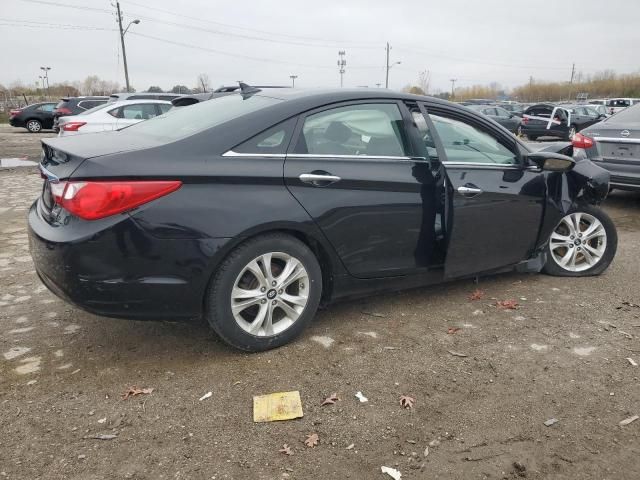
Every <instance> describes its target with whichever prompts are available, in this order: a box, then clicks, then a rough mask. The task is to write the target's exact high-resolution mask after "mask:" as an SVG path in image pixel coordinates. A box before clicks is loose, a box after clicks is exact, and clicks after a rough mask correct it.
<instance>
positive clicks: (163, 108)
mask: <svg viewBox="0 0 640 480" xmlns="http://www.w3.org/2000/svg"><path fill="white" fill-rule="evenodd" d="M171 107H173V105H172V104H171V102H167V101H165V100H123V101H119V102H112V103H105V104H103V105H98V106H97V107H95V108H92V109H90V110H87V111H86V112H82V113H81V114H79V115H73V116H69V117H60V119H59V120H58V127H59V128H60V131H59V132H58V136H60V137H67V136H70V135H81V134H84V133H97V132H108V131H112V130H120V129H121V128H124V127H128V126H129V125H133V124H134V123H138V122H142V121H143V120H148V119H150V118H153V117H157V116H158V115H162V114H163V113H166V112H168V111H169V110H170V109H171Z"/></svg>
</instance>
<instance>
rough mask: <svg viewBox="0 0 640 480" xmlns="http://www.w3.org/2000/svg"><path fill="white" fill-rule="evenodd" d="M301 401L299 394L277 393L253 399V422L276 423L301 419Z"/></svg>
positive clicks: (294, 392)
mask: <svg viewBox="0 0 640 480" xmlns="http://www.w3.org/2000/svg"><path fill="white" fill-rule="evenodd" d="M303 416H304V414H303V413H302V401H301V400H300V392H299V391H297V390H296V391H293V392H277V393H270V394H268V395H256V396H255V397H253V421H254V422H256V423H259V422H276V421H280V420H292V419H294V418H301V417H303Z"/></svg>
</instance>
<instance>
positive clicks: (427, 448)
mask: <svg viewBox="0 0 640 480" xmlns="http://www.w3.org/2000/svg"><path fill="white" fill-rule="evenodd" d="M422 456H423V457H425V458H426V457H428V456H429V447H425V448H424V453H423V454H422Z"/></svg>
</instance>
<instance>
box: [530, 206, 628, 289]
mask: <svg viewBox="0 0 640 480" xmlns="http://www.w3.org/2000/svg"><path fill="white" fill-rule="evenodd" d="M576 224H577V225H578V227H577V228H576ZM587 232H590V233H587ZM587 235H589V238H587ZM585 245H587V247H585ZM617 248H618V233H617V231H616V226H615V225H614V223H613V221H612V220H611V218H610V217H609V215H607V214H606V213H605V212H604V211H603V210H602V209H600V208H598V207H594V206H591V205H580V206H578V207H576V208H575V209H572V210H571V211H570V212H569V213H567V215H565V216H564V217H563V218H562V219H561V220H560V222H559V223H558V225H557V226H556V227H555V228H554V229H553V233H552V234H551V238H550V239H549V244H548V245H547V248H546V252H547V261H546V263H545V266H544V268H543V271H544V272H545V273H547V274H549V275H555V276H562V277H587V276H592V275H600V274H601V273H602V272H604V271H605V270H606V269H607V268H608V267H609V265H610V264H611V262H612V261H613V258H614V257H615V255H616V250H617ZM585 252H586V253H587V254H588V255H585Z"/></svg>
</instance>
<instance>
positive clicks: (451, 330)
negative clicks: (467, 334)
mask: <svg viewBox="0 0 640 480" xmlns="http://www.w3.org/2000/svg"><path fill="white" fill-rule="evenodd" d="M460 330H462V329H461V328H460V327H449V328H448V329H447V333H448V334H449V335H454V334H456V333H458V332H459V331H460Z"/></svg>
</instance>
